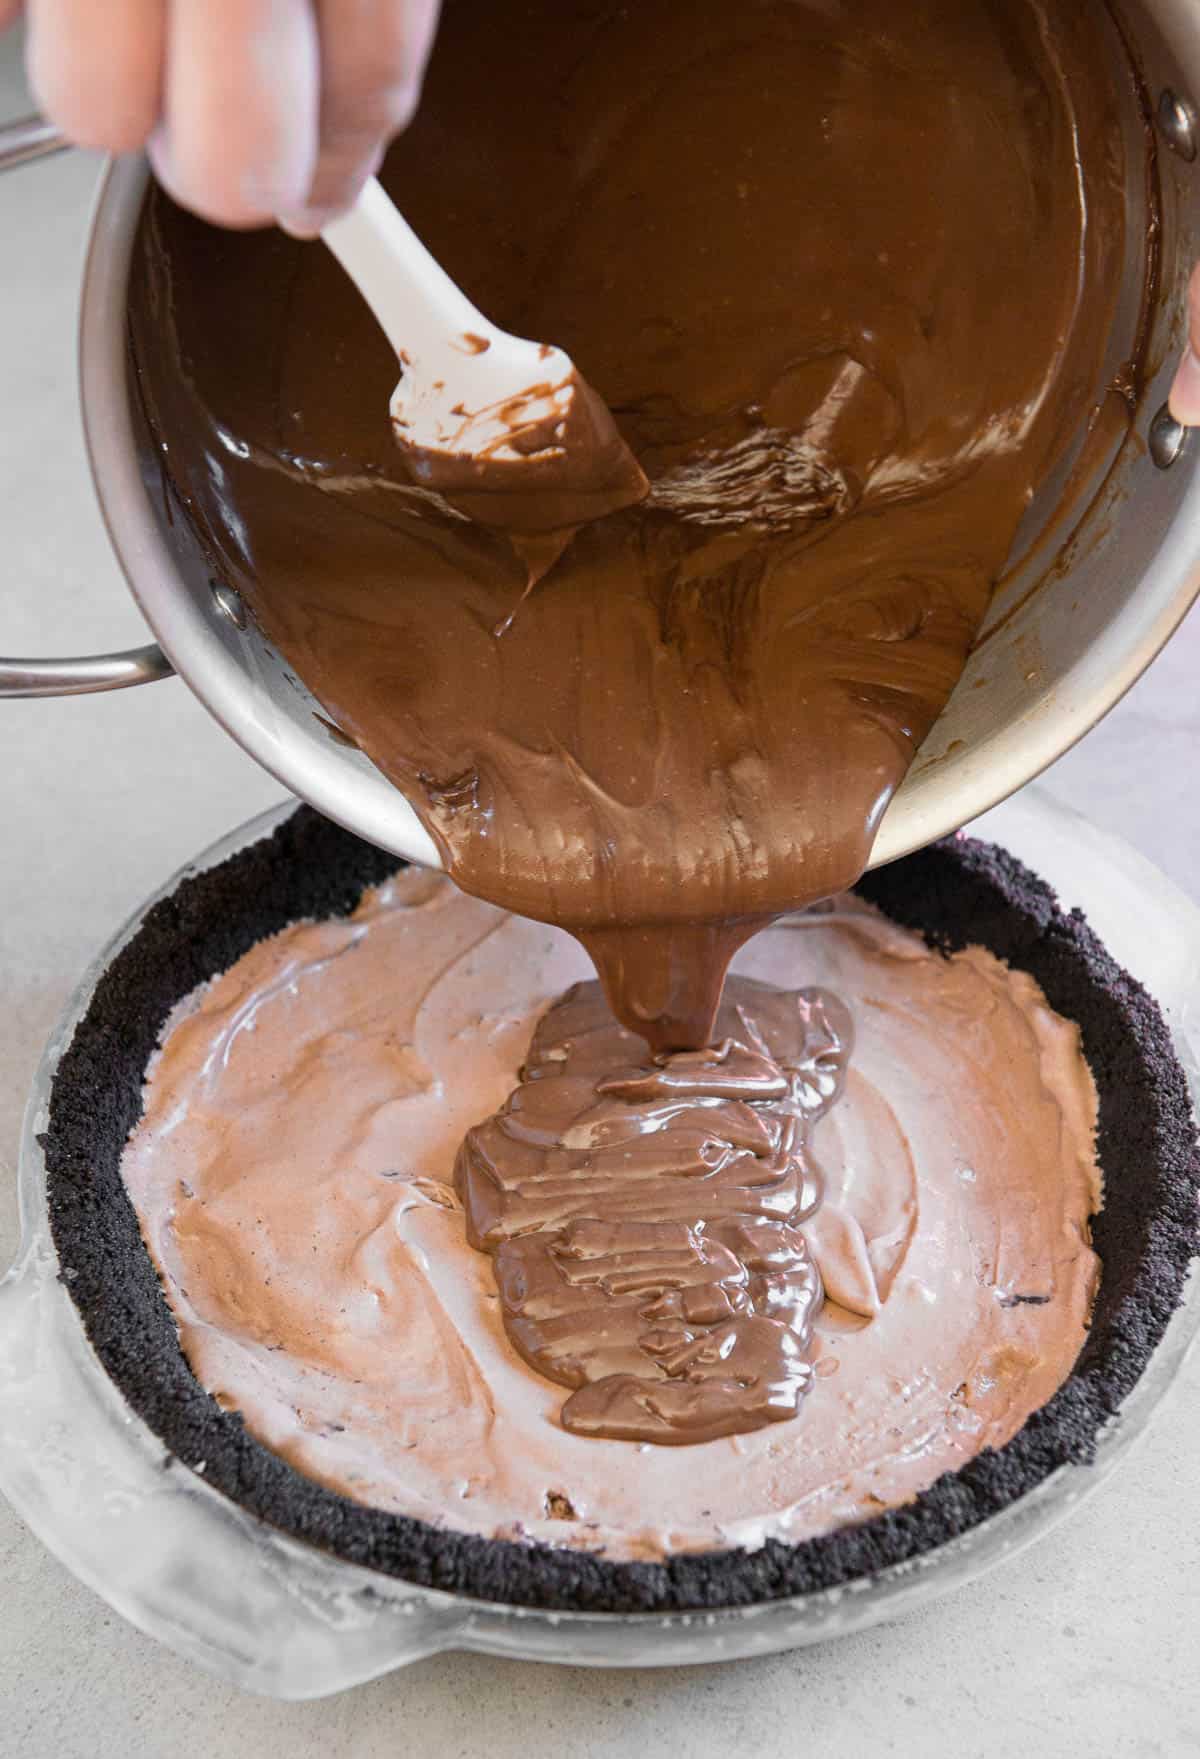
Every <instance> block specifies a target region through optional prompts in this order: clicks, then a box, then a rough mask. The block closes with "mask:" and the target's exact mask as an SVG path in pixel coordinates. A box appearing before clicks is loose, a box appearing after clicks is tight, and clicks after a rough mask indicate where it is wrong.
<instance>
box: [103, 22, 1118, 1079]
mask: <svg viewBox="0 0 1200 1759" xmlns="http://www.w3.org/2000/svg"><path fill="white" fill-rule="evenodd" d="M1108 31H1109V24H1108V19H1107V16H1106V15H1103V14H1101V15H1100V16H1097V15H1096V13H1095V11H1094V9H1091V8H1080V7H1079V6H1078V5H1077V4H1076V3H1075V0H912V3H911V4H909V5H906V6H904V7H903V8H901V9H899V11H898V10H897V8H896V6H895V5H894V4H893V0H859V3H858V4H856V5H854V6H852V7H851V6H843V5H838V6H834V7H831V6H829V5H827V4H817V3H816V0H749V3H748V4H744V5H739V6H730V5H729V4H727V0H643V3H642V4H639V5H637V6H617V5H614V4H611V3H610V0H581V3H580V4H578V5H573V6H571V7H566V8H564V7H563V6H562V5H561V4H559V0H522V3H519V4H513V5H506V6H504V7H496V6H494V5H491V4H488V3H486V0H453V3H451V4H450V5H449V6H448V7H447V9H446V15H445V17H444V19H443V24H442V30H441V34H440V37H439V42H438V47H437V51H436V53H435V56H434V60H433V65H432V68H431V72H430V77H429V83H428V87H427V91H426V97H425V101H424V104H423V106H422V109H421V113H420V115H419V117H418V119H417V121H416V123H415V124H414V126H413V127H412V129H411V130H410V131H409V133H408V134H407V135H406V136H405V137H404V139H403V140H402V141H401V142H400V143H399V144H398V145H397V146H396V147H395V148H394V149H393V151H392V153H391V155H390V158H389V160H388V164H387V167H386V170H385V178H384V180H385V182H386V184H387V186H388V188H389V189H390V191H391V193H392V194H393V196H394V197H395V198H396V199H397V200H398V202H399V204H400V205H401V207H402V208H403V210H404V212H405V213H406V215H407V216H408V218H409V219H410V220H411V222H412V223H413V225H414V226H415V227H416V229H417V231H418V232H419V233H420V234H421V236H422V237H423V238H424V240H425V241H426V243H427V244H428V245H429V246H430V248H431V249H432V250H433V252H434V253H435V255H437V256H438V257H439V259H440V260H441V261H443V262H444V263H445V265H446V267H447V269H448V270H449V272H450V274H451V275H452V276H453V277H454V278H455V279H456V281H457V282H458V283H459V284H460V285H461V286H462V287H463V288H464V289H465V290H466V291H467V292H468V294H469V295H470V296H471V298H472V299H474V300H475V302H476V303H477V304H478V305H479V306H480V307H481V309H483V310H485V311H487V312H488V314H489V316H491V317H492V318H493V319H494V320H495V321H496V322H498V323H500V324H501V325H503V327H504V328H506V329H509V330H512V331H514V332H516V333H517V334H520V335H527V336H537V337H541V338H544V339H545V340H547V341H550V342H555V343H559V344H561V345H562V346H563V347H565V348H566V350H567V352H568V353H569V354H570V356H571V358H572V359H573V360H574V361H575V362H576V363H577V365H578V367H579V369H580V371H581V372H582V373H583V374H584V375H585V376H586V378H587V380H588V382H589V383H590V384H592V385H593V386H595V388H596V389H597V391H598V392H599V393H600V395H601V396H603V397H604V398H605V399H606V400H607V402H608V404H609V406H610V408H611V409H612V411H613V413H614V415H615V417H616V420H617V422H618V424H619V427H620V430H621V433H622V434H623V436H624V438H625V440H626V441H627V442H628V444H629V445H630V447H631V448H632V450H633V452H634V453H635V454H636V456H637V458H638V460H639V462H640V464H641V466H642V468H643V469H644V470H645V472H646V474H647V476H648V477H649V479H650V493H649V496H648V498H647V500H646V501H645V502H644V503H643V504H642V505H640V506H638V507H635V508H633V509H629V510H627V511H625V512H622V513H618V514H615V515H613V516H612V517H610V518H607V519H601V520H599V521H598V522H595V523H593V524H591V525H588V526H586V527H585V528H584V529H583V530H582V531H581V532H580V533H579V535H578V536H577V537H576V538H575V540H574V542H573V543H572V544H571V545H570V546H569V547H568V549H567V550H566V551H565V553H564V554H563V555H562V556H561V557H560V558H559V560H558V562H557V563H556V564H555V566H554V567H553V568H552V569H551V570H550V571H549V573H548V574H547V575H546V577H545V578H544V579H543V580H542V581H541V582H540V583H539V584H538V585H537V587H536V588H535V589H534V590H533V591H532V592H529V593H528V594H526V588H527V586H528V571H527V568H526V566H525V563H524V562H523V560H521V559H520V558H519V557H518V556H517V555H516V554H515V553H514V551H513V548H512V545H511V543H510V542H509V541H508V539H507V538H506V537H505V536H504V534H503V533H497V532H496V531H494V530H490V529H486V528H483V527H481V526H480V525H477V524H474V523H471V522H470V521H468V520H466V519H463V518H461V517H458V516H456V515H455V514H454V513H453V511H452V510H451V509H450V508H449V507H448V505H447V504H446V503H445V502H443V501H441V500H440V499H439V498H438V497H437V496H436V495H435V494H432V493H431V492H428V491H426V490H424V489H421V488H419V487H414V486H413V484H412V483H411V482H410V481H409V479H408V474H407V471H406V469H405V467H404V465H403V463H402V461H401V459H400V458H399V456H398V454H397V451H396V447H395V443H394V439H393V435H392V432H391V428H390V424H389V419H388V395H389V392H390V390H391V386H392V384H393V382H394V379H395V372H396V366H395V360H394V358H393V357H392V355H391V352H390V349H389V347H388V344H387V343H386V341H385V340H384V338H383V336H382V334H381V333H380V332H379V331H378V330H377V329H376V327H375V325H374V321H373V319H372V318H371V316H370V313H369V312H368V311H367V310H366V308H365V307H364V306H363V304H362V302H361V301H360V300H359V298H358V295H357V294H356V292H355V290H354V289H353V288H352V287H351V286H350V285H349V283H348V282H347V281H346V279H345V277H344V275H343V274H342V271H341V270H340V268H339V267H338V265H337V264H336V263H335V262H334V261H333V260H332V258H331V256H330V255H329V253H328V252H327V251H326V250H325V249H324V248H323V247H322V246H321V245H319V244H311V245H307V246H305V245H299V244H297V243H295V242H293V241H291V240H289V239H287V238H284V237H283V236H282V235H276V234H262V235H259V236H255V237H233V236H225V235H222V234H219V233H217V232H214V231H213V230H211V229H210V228H208V227H206V226H204V225H203V224H201V223H200V222H199V221H196V220H193V219H191V218H189V217H187V216H186V215H184V214H182V213H180V212H179V211H178V210H177V209H175V208H174V207H173V206H172V205H171V203H170V202H169V201H168V200H167V198H166V197H165V196H163V195H161V194H160V193H156V194H155V195H154V196H153V197H152V199H151V202H150V205H149V209H148V212H147V215H146V220H145V224H144V227H143V233H142V240H141V248H140V250H139V252H138V253H137V260H136V264H135V271H134V276H133V284H132V288H131V295H132V325H133V345H134V352H135V358H136V361H137V365H138V369H139V374H140V382H141V387H142V390H143V394H144V397H145V401H146V405H147V408H148V410H149V412H150V416H151V419H152V422H153V424H154V427H155V429H156V431H157V433H158V434H159V436H160V438H161V441H162V443H163V444H164V445H165V451H164V453H163V461H164V464H165V468H166V470H167V472H168V475H169V477H170V479H171V481H172V482H173V483H174V484H175V486H176V488H177V489H178V490H179V492H180V493H181V495H182V496H183V498H184V501H185V504H186V506H187V508H188V511H189V513H190V514H191V516H192V517H193V518H194V520H195V521H196V522H197V524H198V525H199V526H200V528H201V530H202V531H203V532H204V534H205V536H206V539H207V542H208V545H209V547H210V550H211V553H212V559H213V565H214V567H215V568H216V569H217V570H218V571H219V573H220V574H221V576H222V577H223V578H226V579H227V580H229V581H231V582H232V583H233V584H235V585H236V586H237V587H238V588H240V589H241V590H242V591H243V592H244V593H245V595H246V597H247V598H248V600H249V602H250V603H251V605H252V606H253V607H254V610H255V613H256V614H257V616H258V617H259V618H260V620H261V622H262V624H263V626H264V628H265V629H266V631H267V632H268V634H269V635H270V636H271V637H272V639H273V640H274V641H275V642H276V643H277V644H278V646H279V647H280V649H281V650H282V652H283V653H284V654H285V656H286V657H287V658H288V660H289V661H290V662H291V663H292V664H293V665H294V666H295V668H296V670H297V671H298V672H299V674H300V676H301V677H302V678H303V679H304V680H305V682H306V683H307V684H309V685H310V687H311V688H312V689H313V690H314V691H315V692H316V694H317V696H318V697H319V698H320V699H321V701H322V703H323V704H324V705H325V706H326V708H327V710H328V712H329V713H330V715H331V716H332V718H333V719H334V720H335V721H336V722H337V724H338V725H339V726H340V727H341V728H342V729H343V730H344V731H345V732H347V733H348V734H349V735H350V736H351V737H353V738H354V739H355V740H356V741H357V743H358V744H359V745H360V746H361V747H362V748H363V750H364V751H366V752H367V753H368V754H369V755H370V757H371V758H372V759H373V760H374V762H375V763H376V764H377V765H378V766H379V768H380V769H381V770H383V772H384V773H385V774H386V775H387V776H389V777H390V778H391V779H392V780H393V781H394V782H395V783H396V784H397V786H398V787H400V788H402V789H403V790H404V792H405V793H406V794H407V795H408V797H409V798H410V799H411V800H412V802H413V804H414V806H415V807H416V809H417V811H418V812H419V813H420V815H421V818H422V820H423V821H424V823H425V824H426V826H427V827H428V829H429V831H430V833H431V834H432V836H433V838H434V840H435V842H436V843H437V845H438V847H439V849H440V850H441V852H442V855H443V857H444V860H445V862H446V865H447V868H448V870H449V871H450V873H451V874H452V876H453V878H454V879H455V881H456V882H457V883H458V884H459V885H460V886H462V887H463V888H464V889H465V890H467V891H470V892H474V893H476V894H478V895H480V896H482V897H486V898H488V899H490V900H492V901H493V902H496V903H498V904H500V905H502V906H503V907H505V908H507V909H510V910H516V911H519V912H520V913H521V914H522V915H526V916H534V917H537V918H539V919H541V920H545V921H553V922H556V923H559V924H562V925H564V926H566V927H567V928H569V929H570V930H572V932H575V933H577V934H579V935H581V936H582V937H583V938H584V940H585V942H586V945H587V947H588V949H589V951H590V952H591V954H592V956H593V958H594V959H595V961H596V963H597V966H598V968H599V970H600V973H601V975H602V977H603V979H604V981H605V984H606V987H607V990H608V993H609V996H610V999H611V1001H612V1003H613V1006H614V1008H615V1011H616V1013H617V1016H618V1018H619V1019H620V1020H621V1021H622V1022H623V1023H624V1024H625V1025H626V1026H628V1027H630V1028H632V1029H633V1030H635V1031H637V1032H639V1033H641V1034H643V1035H644V1036H645V1037H646V1038H648V1039H649V1041H650V1042H651V1044H652V1045H653V1046H654V1047H655V1048H656V1049H671V1050H675V1049H681V1048H683V1049H686V1048H698V1047H700V1046H703V1045H705V1044H706V1043H707V1042H708V1040H709V1037H710V1035H711V1029H712V1024H713V1020H714V1017H715V1013H716V1008H717V1004H718V1001H719V997H720V991H721V982H722V978H723V975H724V970H725V965H726V963H727V961H728V958H729V955H730V954H731V952H732V951H733V949H734V947H735V946H737V945H738V944H739V943H740V942H742V941H744V940H746V939H747V938H748V937H749V935H750V934H751V933H753V932H754V930H755V929H756V928H757V927H759V926H761V924H762V923H763V922H764V921H766V920H768V919H769V918H770V917H771V916H772V915H774V914H776V913H778V912H780V911H783V910H787V909H791V908H794V907H796V906H797V905H800V904H803V903H805V902H807V901H808V900H811V899H814V898H819V897H823V896H827V895H829V894H831V893H833V892H835V891H837V890H839V889H840V888H842V887H844V886H845V885H847V884H849V883H850V882H851V881H853V880H854V878H855V877H856V876H857V875H858V874H859V873H860V872H861V871H862V869H863V867H864V866H865V864H866V862H867V859H868V857H869V854H870V849H871V843H872V840H873V837H874V835H875V831H876V828H877V826H878V823H879V819H880V816H881V814H882V812H883V809H884V807H885V806H886V804H887V802H888V800H889V799H890V797H891V795H892V793H893V791H894V789H895V788H896V786H897V784H898V783H899V781H900V780H901V778H902V777H903V775H904V773H905V771H906V770H907V768H908V765H909V763H910V761H911V759H912V757H913V754H914V752H915V750H916V748H917V746H918V745H919V743H920V741H921V739H922V738H923V737H924V735H925V733H926V731H927V729H928V728H929V726H930V724H931V723H932V721H933V720H934V718H935V717H936V715H937V714H938V712H939V710H940V709H941V708H942V706H943V704H944V702H945V701H946V698H947V697H948V695H949V693H950V691H951V689H952V688H953V685H954V682H955V680H956V678H957V677H958V675H959V672H960V669H961V667H962V664H963V661H964V657H965V655H966V652H967V650H968V648H969V646H970V643H971V640H972V637H973V635H974V633H975V631H976V629H977V627H978V625H979V622H980V619H981V617H982V615H983V612H984V609H985V607H986V605H987V602H988V598H989V595H990V593H991V591H992V587H993V583H994V582H995V580H996V577H997V575H998V574H999V572H1000V570H1001V569H1002V567H1003V565H1004V562H1005V559H1006V557H1007V555H1008V553H1009V550H1010V548H1011V546H1012V543H1013V538H1014V535H1015V533H1016V531H1017V528H1018V525H1019V523H1020V521H1021V518H1022V515H1023V514H1024V512H1025V510H1026V508H1027V506H1028V504H1029V501H1030V499H1031V496H1032V495H1033V493H1034V490H1035V489H1036V487H1037V486H1038V484H1039V483H1040V482H1041V481H1042V479H1043V477H1044V476H1045V475H1046V474H1047V472H1048V471H1049V469H1050V468H1051V466H1052V465H1053V464H1054V462H1055V461H1056V460H1057V459H1058V458H1059V456H1060V455H1061V453H1062V452H1063V449H1064V447H1065V446H1066V445H1067V443H1068V440H1069V439H1070V438H1071V437H1072V436H1073V435H1074V434H1075V433H1076V431H1077V430H1078V429H1079V428H1080V426H1081V424H1082V423H1083V421H1084V420H1085V418H1086V416H1087V414H1088V409H1089V404H1090V402H1091V401H1092V400H1093V399H1095V398H1098V397H1100V396H1102V395H1103V392H1104V389H1105V387H1104V386H1103V385H1102V383H1101V362H1102V358H1103V355H1104V350H1105V343H1106V341H1107V338H1108V335H1109V329H1110V325H1111V322H1112V318H1113V312H1114V300H1115V289H1116V282H1117V278H1118V274H1119V269H1120V265H1121V263H1122V261H1123V249H1124V192H1123V183H1124V179H1125V177H1126V175H1127V174H1130V175H1131V174H1133V172H1132V168H1129V167H1127V166H1126V165H1125V163H1124V162H1123V160H1124V156H1123V151H1122V145H1121V141H1122V136H1121V131H1120V128H1119V125H1118V121H1117V104H1116V93H1115V91H1114V89H1113V85H1112V78H1111V75H1110V73H1109V70H1108V61H1107V57H1106V53H1105V47H1106V44H1107V35H1108ZM518 607H519V608H518ZM514 611H515V613H516V614H515V615H514V614H513V613H514Z"/></svg>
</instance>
